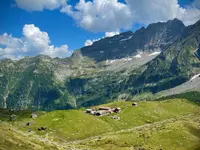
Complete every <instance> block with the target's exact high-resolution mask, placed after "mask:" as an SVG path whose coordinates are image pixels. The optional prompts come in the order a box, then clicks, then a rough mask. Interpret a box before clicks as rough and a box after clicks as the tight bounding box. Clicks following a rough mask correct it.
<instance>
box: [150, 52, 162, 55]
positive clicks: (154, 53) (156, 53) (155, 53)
mask: <svg viewBox="0 0 200 150" xmlns="http://www.w3.org/2000/svg"><path fill="white" fill-rule="evenodd" d="M160 53H161V52H153V53H151V54H149V56H154V55H159V54H160Z"/></svg>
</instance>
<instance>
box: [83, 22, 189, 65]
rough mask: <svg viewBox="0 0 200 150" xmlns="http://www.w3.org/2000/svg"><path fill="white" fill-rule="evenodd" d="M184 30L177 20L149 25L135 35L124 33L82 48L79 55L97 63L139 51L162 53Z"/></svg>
mask: <svg viewBox="0 0 200 150" xmlns="http://www.w3.org/2000/svg"><path fill="white" fill-rule="evenodd" d="M184 30H185V26H184V24H183V23H182V22H181V21H180V20H177V19H174V20H171V21H168V22H165V23H155V24H150V25H149V26H148V27H147V28H144V27H143V28H141V29H140V30H138V31H136V32H135V33H132V32H125V33H122V34H120V35H116V36H114V37H111V38H105V39H102V40H100V41H97V42H94V43H93V45H92V46H88V47H84V48H82V49H81V53H82V55H83V56H88V57H90V58H93V59H94V60H96V61H97V62H99V61H104V60H107V59H119V58H123V57H127V56H133V55H136V54H137V53H138V52H140V51H151V52H153V51H163V50H165V49H166V48H167V47H168V46H169V45H170V44H172V43H173V42H174V41H175V40H176V39H178V38H179V37H181V36H182V34H183V32H184Z"/></svg>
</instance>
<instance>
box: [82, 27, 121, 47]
mask: <svg viewBox="0 0 200 150" xmlns="http://www.w3.org/2000/svg"><path fill="white" fill-rule="evenodd" d="M119 34H120V32H118V31H117V32H105V35H104V36H103V37H102V38H99V39H94V40H86V42H85V44H84V45H85V46H91V45H92V44H93V43H94V42H96V41H99V40H101V39H104V38H106V37H113V36H115V35H119Z"/></svg>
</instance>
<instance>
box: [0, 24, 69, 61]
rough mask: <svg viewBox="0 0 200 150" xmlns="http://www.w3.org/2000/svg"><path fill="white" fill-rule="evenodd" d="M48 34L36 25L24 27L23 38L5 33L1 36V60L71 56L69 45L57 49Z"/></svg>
mask: <svg viewBox="0 0 200 150" xmlns="http://www.w3.org/2000/svg"><path fill="white" fill-rule="evenodd" d="M50 44H51V41H50V38H49V36H48V33H47V32H42V31H41V30H40V29H39V28H38V27H35V25H33V24H31V25H24V28H23V37H22V38H20V39H19V38H14V37H13V36H12V35H8V34H7V33H4V34H3V35H0V58H16V59H17V58H21V57H23V56H35V55H40V54H44V55H48V56H50V57H66V56H69V55H70V54H71V51H69V50H68V46H67V45H62V46H60V47H55V46H54V45H50Z"/></svg>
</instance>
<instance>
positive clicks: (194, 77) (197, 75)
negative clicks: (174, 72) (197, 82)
mask: <svg viewBox="0 0 200 150" xmlns="http://www.w3.org/2000/svg"><path fill="white" fill-rule="evenodd" d="M199 76H200V73H199V74H196V75H194V76H193V77H192V78H191V79H190V81H192V80H194V79H196V78H197V77H199Z"/></svg>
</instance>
